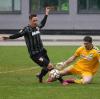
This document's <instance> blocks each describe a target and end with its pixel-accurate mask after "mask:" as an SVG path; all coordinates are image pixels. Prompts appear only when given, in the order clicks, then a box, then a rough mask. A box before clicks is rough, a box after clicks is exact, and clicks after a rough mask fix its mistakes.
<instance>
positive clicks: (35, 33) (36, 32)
mask: <svg viewBox="0 0 100 99" xmlns="http://www.w3.org/2000/svg"><path fill="white" fill-rule="evenodd" d="M39 33H40V31H35V32H32V36H34V35H37V34H39Z"/></svg>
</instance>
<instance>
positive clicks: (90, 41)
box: [83, 36, 92, 43]
mask: <svg viewBox="0 0 100 99" xmlns="http://www.w3.org/2000/svg"><path fill="white" fill-rule="evenodd" d="M83 41H85V42H89V43H92V37H90V36H85V37H84V39H83Z"/></svg>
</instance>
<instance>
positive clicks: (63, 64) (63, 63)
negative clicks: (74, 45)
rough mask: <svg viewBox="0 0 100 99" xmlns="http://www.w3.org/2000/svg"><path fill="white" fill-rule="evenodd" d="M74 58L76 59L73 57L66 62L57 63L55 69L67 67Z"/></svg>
mask: <svg viewBox="0 0 100 99" xmlns="http://www.w3.org/2000/svg"><path fill="white" fill-rule="evenodd" d="M76 58H77V56H75V55H73V56H71V57H70V58H69V59H67V60H66V61H64V62H60V63H57V67H60V68H63V67H65V66H67V65H69V64H70V63H72V62H73V61H74V60H75V59H76Z"/></svg>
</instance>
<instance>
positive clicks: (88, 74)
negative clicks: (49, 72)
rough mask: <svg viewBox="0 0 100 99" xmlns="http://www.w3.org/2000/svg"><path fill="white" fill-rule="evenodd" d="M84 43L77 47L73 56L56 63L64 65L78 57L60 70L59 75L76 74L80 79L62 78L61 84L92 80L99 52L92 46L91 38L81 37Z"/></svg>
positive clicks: (98, 59) (83, 82) (97, 63)
mask: <svg viewBox="0 0 100 99" xmlns="http://www.w3.org/2000/svg"><path fill="white" fill-rule="evenodd" d="M83 42H84V45H83V46H81V47H79V48H78V49H77V50H76V52H75V53H74V55H73V56H71V57H70V58H69V59H68V60H66V61H65V62H60V63H58V64H57V66H58V67H59V66H60V67H65V66H67V65H69V64H70V63H72V62H73V61H75V60H76V59H77V58H79V59H78V60H77V61H76V62H75V64H74V65H71V66H68V67H66V68H65V69H63V70H61V71H60V75H61V76H65V75H69V74H77V75H80V76H81V79H72V80H70V79H69V80H63V85H66V84H68V83H79V84H87V83H90V82H91V81H92V78H93V75H94V74H95V73H96V72H97V70H98V66H99V61H100V54H99V50H98V49H97V48H96V47H94V46H93V44H92V38H91V37H90V36H85V37H84V39H83Z"/></svg>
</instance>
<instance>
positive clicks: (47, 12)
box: [45, 7, 50, 15]
mask: <svg viewBox="0 0 100 99" xmlns="http://www.w3.org/2000/svg"><path fill="white" fill-rule="evenodd" d="M49 12H50V7H46V12H45V13H46V15H48V14H49Z"/></svg>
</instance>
